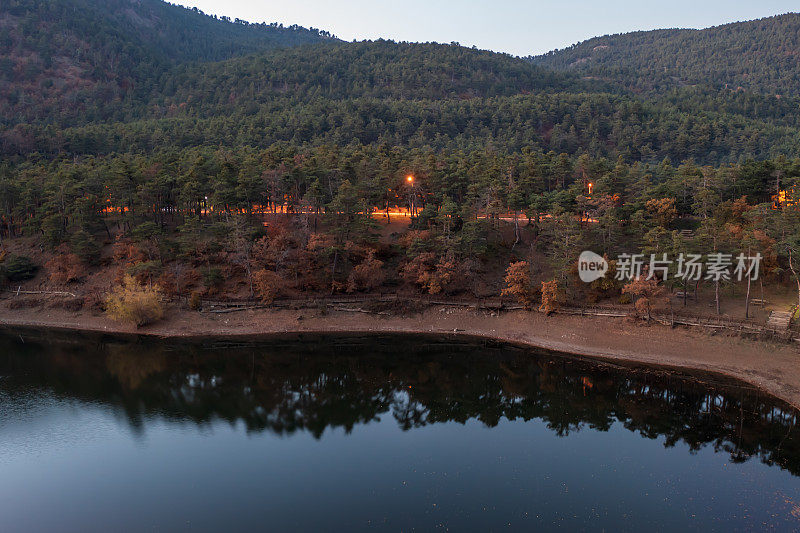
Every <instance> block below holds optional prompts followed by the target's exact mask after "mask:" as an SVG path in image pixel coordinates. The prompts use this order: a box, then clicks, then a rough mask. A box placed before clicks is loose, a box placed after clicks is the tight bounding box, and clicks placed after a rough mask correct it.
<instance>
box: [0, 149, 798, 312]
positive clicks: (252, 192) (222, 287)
mask: <svg viewBox="0 0 800 533" xmlns="http://www.w3.org/2000/svg"><path fill="white" fill-rule="evenodd" d="M409 176H410V177H411V178H410V181H409ZM799 181H800V159H797V160H786V159H784V158H777V159H775V160H769V161H748V162H745V163H743V164H737V165H726V166H722V167H716V168H714V167H710V166H698V165H696V164H694V163H692V162H685V163H683V164H680V165H677V166H675V165H672V164H671V163H670V162H669V161H667V160H665V161H662V162H661V163H659V164H658V165H648V164H642V163H633V164H626V163H625V162H624V161H623V160H622V159H619V160H617V161H610V160H608V159H603V158H600V159H592V158H590V157H588V156H585V155H584V156H581V157H579V158H577V159H575V158H570V157H569V156H567V155H566V154H563V153H562V154H557V153H555V152H546V153H545V152H535V151H523V152H521V153H518V154H502V153H499V152H497V151H495V150H493V149H492V148H486V149H485V150H483V151H472V152H461V151H444V152H435V151H432V150H430V149H427V150H423V149H404V148H398V147H392V146H389V145H381V146H372V145H369V146H363V145H348V146H336V145H322V146H318V147H313V148H312V147H309V148H303V149H300V148H297V147H295V146H292V145H289V144H275V145H273V146H271V147H270V148H269V149H266V150H255V149H248V150H244V149H243V150H237V151H231V150H227V149H214V150H212V149H202V148H197V149H191V150H188V149H187V150H180V151H164V152H160V153H158V154H153V155H148V156H132V155H115V156H109V157H87V158H78V159H74V158H65V159H59V160H57V161H44V162H41V163H36V164H34V163H31V162H26V163H24V164H21V165H18V166H9V165H5V166H3V167H2V168H1V169H0V198H2V204H0V217H1V218H0V220H1V221H2V225H0V234H1V235H2V237H3V238H9V237H19V236H26V235H27V236H31V237H34V238H35V239H36V241H38V242H41V243H42V244H43V245H45V246H46V247H47V249H49V250H51V253H50V255H52V256H54V257H55V260H54V261H53V262H52V263H49V264H48V265H47V270H48V272H49V274H50V277H51V281H53V282H54V283H56V284H60V283H69V282H71V281H75V280H79V279H80V278H81V277H82V276H83V275H84V273H85V269H84V268H83V267H81V265H92V264H97V263H98V262H102V261H105V263H103V264H104V265H105V266H108V267H112V268H119V269H120V272H121V273H127V274H129V275H132V276H136V277H138V278H139V279H141V280H142V281H146V282H156V283H158V284H159V285H161V286H162V287H164V288H165V290H167V292H169V293H170V294H174V295H186V294H188V293H189V292H196V293H197V294H214V293H224V294H234V293H237V291H239V292H238V293H240V291H241V290H244V291H245V295H248V294H249V295H250V296H253V295H257V296H260V297H261V298H262V299H264V300H265V301H271V300H272V299H273V298H275V297H276V296H277V295H279V294H287V295H291V294H300V293H308V292H309V291H310V292H315V291H323V292H338V291H348V292H356V291H366V292H369V291H374V290H382V289H383V288H385V287H395V288H396V287H398V286H400V285H402V286H403V287H406V288H408V289H410V290H415V291H421V292H423V293H430V294H439V293H447V294H456V293H464V294H472V295H479V294H483V295H487V294H494V295H497V294H499V292H500V286H499V284H500V283H501V282H502V274H501V273H502V270H503V269H505V268H506V266H507V265H508V264H509V263H510V262H513V261H515V260H524V261H526V262H527V263H526V264H527V267H526V268H528V270H527V271H526V272H524V273H523V274H524V277H525V279H524V280H523V283H522V286H523V287H524V290H525V291H527V292H526V294H525V295H524V296H525V297H524V298H522V300H523V301H525V302H526V303H527V302H529V301H531V300H533V299H535V298H538V296H537V294H538V291H539V289H538V285H539V282H540V281H547V280H553V282H555V283H557V284H558V290H559V292H560V295H561V296H560V297H561V298H567V299H568V300H575V301H587V299H588V300H589V301H596V300H599V299H603V298H618V297H619V296H620V295H621V294H622V293H621V291H622V290H623V283H621V282H615V281H611V280H609V283H607V284H583V283H581V282H580V281H578V280H577V278H576V272H575V264H576V259H577V257H578V255H579V254H580V252H581V251H582V250H584V249H591V250H594V251H596V252H597V253H600V254H605V255H608V256H609V258H614V257H616V256H617V255H619V254H621V253H642V254H644V255H645V257H649V255H650V254H659V256H660V254H665V253H666V254H669V255H670V256H672V257H676V256H677V255H679V254H689V253H700V254H710V253H727V254H731V255H734V256H735V255H737V254H739V253H745V252H747V254H748V256H751V255H755V254H756V253H759V254H761V255H762V256H763V257H764V262H763V264H762V265H761V276H762V278H761V279H764V278H766V279H768V280H786V279H787V278H789V277H792V276H793V277H794V278H798V276H799V275H800V268H798V266H799V265H798V263H797V259H798V257H800V208H799V207H798V206H799V205H800V204H798V203H797V191H798V186H800V183H799ZM778 191H783V196H782V197H781V196H779V195H778ZM776 196H777V198H774V197H776ZM775 202H777V203H775ZM398 208H401V209H406V210H410V211H412V214H413V215H414V216H413V218H412V219H411V231H410V232H408V233H405V232H404V233H400V234H393V235H391V236H383V237H381V238H379V236H378V231H377V230H378V229H379V226H378V222H377V221H378V220H379V219H380V218H377V217H384V220H383V221H384V222H385V221H386V219H387V218H388V219H389V220H391V217H392V213H393V212H395V214H396V211H397V209H398ZM501 218H502V219H505V222H501V220H500V219H501ZM406 220H407V219H406ZM264 222H267V224H266V225H265V224H264ZM111 243H115V245H114V249H113V258H112V257H109V255H108V251H107V248H106V252H103V249H104V248H105V245H107V244H111ZM16 268H19V267H16ZM498 269H499V271H500V273H498ZM665 281H666V280H665ZM730 281H731V280H729V279H722V280H720V279H716V280H714V281H713V283H714V286H715V288H716V289H717V303H718V312H719V288H720V286H724V285H725V284H727V283H728V282H730ZM506 282H507V283H508V282H509V280H508V279H506ZM704 282H705V281H704ZM226 283H228V285H226ZM486 283H488V286H486V287H488V288H483V289H480V288H479V285H481V284H483V285H485V284H486ZM670 283H673V284H676V285H678V286H680V287H681V288H682V289H683V290H684V291H688V290H689V289H691V288H693V289H695V290H696V288H697V285H695V286H694V287H691V286H687V282H686V281H685V280H684V281H683V282H682V283H681V284H679V283H678V282H677V281H676V280H674V279H673V280H671V281H670ZM698 284H699V281H698ZM487 290H488V291H489V292H486V291H487ZM514 295H515V296H519V294H516V293H515V294H514ZM745 305H747V303H745ZM648 312H649V308H648Z"/></svg>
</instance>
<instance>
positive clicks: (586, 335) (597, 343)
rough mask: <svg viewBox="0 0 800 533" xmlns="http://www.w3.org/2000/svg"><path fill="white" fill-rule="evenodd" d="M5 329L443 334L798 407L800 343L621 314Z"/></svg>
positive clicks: (63, 318)
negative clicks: (721, 382)
mask: <svg viewBox="0 0 800 533" xmlns="http://www.w3.org/2000/svg"><path fill="white" fill-rule="evenodd" d="M0 330H2V331H5V332H7V333H19V332H22V331H24V330H36V331H43V332H54V333H62V334H70V333H93V334H106V335H112V336H115V337H119V338H122V339H127V340H136V339H152V340H173V341H182V342H198V341H204V340H240V341H241V340H253V341H255V340H259V339H261V340H265V339H269V338H273V339H274V338H279V337H281V336H295V335H301V334H307V335H346V334H351V335H377V336H379V335H382V334H405V335H431V334H433V335H443V336H452V337H457V338H461V339H465V340H466V339H470V338H471V339H476V340H477V339H480V340H484V341H491V342H500V343H505V344H509V345H512V346H518V347H525V348H535V349H543V350H549V351H553V352H556V353H559V354H562V355H567V356H573V357H578V358H586V359H589V360H594V361H599V362H604V363H611V364H621V365H624V366H628V367H630V366H635V365H640V366H647V367H655V368H660V369H663V370H669V371H677V372H684V373H685V372H686V371H690V372H692V371H694V372H698V371H699V372H703V373H709V374H717V375H720V376H723V377H725V378H733V379H735V380H737V381H740V382H743V383H745V384H747V385H750V386H754V387H756V388H757V389H759V390H760V391H762V392H764V393H767V394H769V395H771V396H774V397H776V398H778V399H779V400H782V401H784V402H786V403H788V404H789V405H791V406H792V407H794V408H796V409H800V349H798V348H797V347H795V346H790V345H782V344H772V343H769V342H764V341H752V340H747V339H743V338H740V337H734V336H725V335H718V334H711V333H706V332H698V331H696V330H694V331H690V330H688V329H684V328H675V329H671V328H669V327H667V326H662V325H657V324H649V325H644V324H640V323H632V322H630V321H627V320H625V319H619V318H602V317H592V318H587V317H577V316H564V315H555V316H550V317H546V316H544V315H542V314H540V313H530V312H525V311H511V312H505V313H502V314H498V313H490V312H484V311H475V310H468V309H452V308H432V309H428V310H426V311H423V312H421V313H418V314H413V315H390V316H384V315H375V314H360V313H353V312H348V311H330V312H322V311H319V310H313V309H303V310H261V309H259V310H247V311H241V312H237V313H230V314H226V315H212V314H209V313H199V312H192V311H178V310H174V311H173V312H172V313H168V318H167V319H166V320H164V321H162V322H159V323H157V324H154V325H151V326H148V327H144V328H141V329H138V330H137V329H135V328H133V327H129V326H125V325H121V324H118V323H115V322H112V321H111V320H109V319H107V318H105V317H103V316H96V315H92V314H89V313H85V312H78V313H75V312H69V311H64V310H60V309H16V310H8V309H2V308H0Z"/></svg>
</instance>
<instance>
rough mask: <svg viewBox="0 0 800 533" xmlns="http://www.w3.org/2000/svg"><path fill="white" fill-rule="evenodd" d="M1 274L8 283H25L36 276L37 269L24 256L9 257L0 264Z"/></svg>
mask: <svg viewBox="0 0 800 533" xmlns="http://www.w3.org/2000/svg"><path fill="white" fill-rule="evenodd" d="M2 267H3V274H4V276H5V277H6V278H7V279H8V280H9V281H25V280H29V279H32V278H33V277H34V276H36V272H37V271H38V270H39V267H38V266H37V265H35V264H34V263H33V261H32V260H31V259H30V258H29V257H25V256H24V255H9V256H8V257H6V260H5V261H4V262H3V264H2Z"/></svg>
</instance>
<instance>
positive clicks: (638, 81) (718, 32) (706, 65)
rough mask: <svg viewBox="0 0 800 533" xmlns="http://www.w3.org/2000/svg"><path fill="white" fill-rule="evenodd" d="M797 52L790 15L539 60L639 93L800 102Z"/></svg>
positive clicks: (633, 39) (598, 43) (635, 36)
mask: <svg viewBox="0 0 800 533" xmlns="http://www.w3.org/2000/svg"><path fill="white" fill-rule="evenodd" d="M798 48H800V14H798V13H789V14H786V15H780V16H776V17H769V18H764V19H761V20H754V21H749V22H738V23H734V24H725V25H723V26H716V27H713V28H708V29H705V30H655V31H638V32H633V33H625V34H618V35H606V36H604V37H595V38H594V39H589V40H587V41H584V42H582V43H579V44H576V45H574V46H571V47H569V48H566V49H563V50H556V51H553V52H550V53H548V54H545V55H543V56H538V57H535V58H532V59H533V62H534V63H536V64H539V65H542V66H546V67H550V68H555V69H558V70H564V71H568V72H574V73H579V74H581V75H584V76H597V77H601V78H604V79H611V80H614V81H615V82H616V83H618V84H619V85H621V86H622V87H625V88H626V89H631V90H634V91H637V92H641V91H652V92H662V93H663V92H665V91H669V90H672V89H675V88H680V87H686V86H692V85H701V86H710V87H713V88H715V89H721V88H727V89H730V90H732V91H739V90H742V89H743V90H745V91H752V92H756V93H762V94H767V95H782V96H794V97H797V96H800V63H798V61H797V56H796V54H797V50H798Z"/></svg>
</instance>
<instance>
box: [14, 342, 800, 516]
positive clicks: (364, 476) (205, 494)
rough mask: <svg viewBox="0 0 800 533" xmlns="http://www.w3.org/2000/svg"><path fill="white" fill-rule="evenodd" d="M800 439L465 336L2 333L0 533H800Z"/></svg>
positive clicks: (741, 396)
mask: <svg viewBox="0 0 800 533" xmlns="http://www.w3.org/2000/svg"><path fill="white" fill-rule="evenodd" d="M796 421H797V413H796V412H795V411H794V410H793V409H791V408H788V407H787V406H786V405H784V404H782V403H781V402H779V401H777V400H775V399H772V398H770V397H767V396H764V395H762V394H760V393H758V392H757V391H755V390H753V389H752V388H751V387H747V386H742V385H740V384H738V383H735V382H732V381H730V380H726V379H723V378H719V377H713V376H708V375H685V374H679V373H674V372H666V371H658V370H655V369H652V368H645V367H636V368H634V367H630V368H628V367H620V366H615V365H610V364H604V363H595V362H588V361H585V360H581V359H579V358H574V357H569V356H564V355H559V354H554V353H549V352H544V351H538V350H527V349H521V348H518V347H512V346H507V345H503V344H499V343H492V342H486V341H477V340H476V341H471V340H465V339H461V340H455V339H451V338H446V337H433V336H420V337H409V336H378V337H358V338H353V337H346V336H301V337H291V338H289V337H287V338H284V339H275V340H270V341H259V342H256V341H253V342H238V341H222V340H220V341H207V342H200V341H198V342H194V343H184V344H178V343H156V342H151V341H142V340H138V341H135V342H130V341H123V340H118V339H113V338H110V337H104V336H99V335H98V336H80V337H79V336H74V335H67V334H59V335H56V334H47V333H34V332H25V333H24V334H22V335H17V334H13V335H9V334H7V335H4V336H2V337H0V530H1V531H4V532H8V531H42V530H48V531H81V532H85V531H140V530H144V529H148V530H162V531H164V530H166V531H173V530H197V531H219V530H254V529H259V530H271V531H287V530H288V531H321V530H325V531H331V530H347V531H357V530H388V531H401V530H403V531H408V530H414V529H416V530H423V531H429V530H434V529H442V530H446V529H450V530H456V531H459V530H481V531H483V530H501V529H502V530H511V531H514V530H531V529H536V530H555V529H567V530H576V529H585V530H603V529H605V530H612V531H618V530H686V529H690V530H704V531H711V530H719V531H723V530H724V531H728V530H752V529H765V528H773V529H777V530H795V529H798V528H800V478H799V477H798V474H800V435H799V434H798V429H797V427H796V424H795V422H796Z"/></svg>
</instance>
